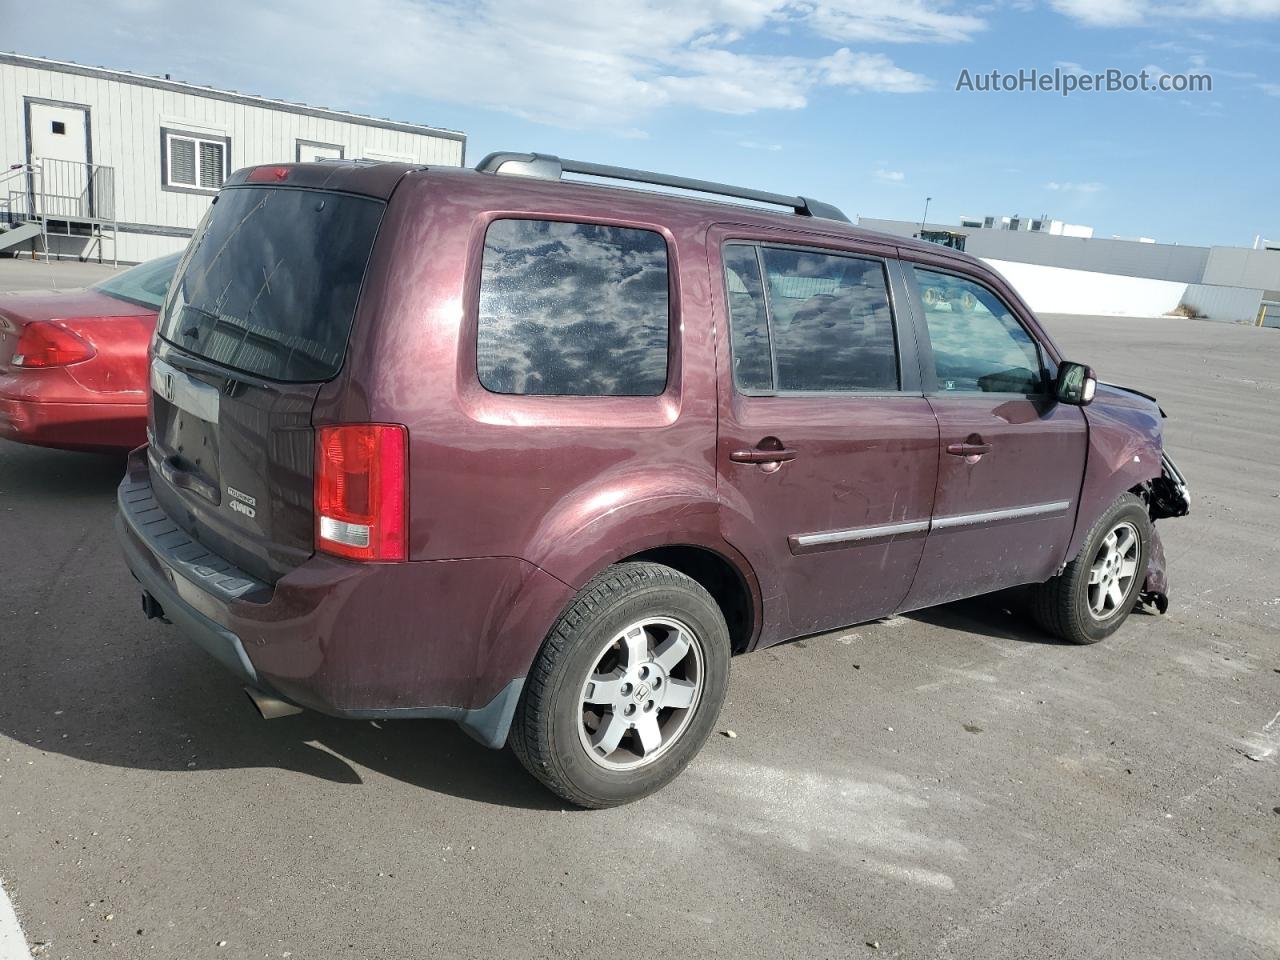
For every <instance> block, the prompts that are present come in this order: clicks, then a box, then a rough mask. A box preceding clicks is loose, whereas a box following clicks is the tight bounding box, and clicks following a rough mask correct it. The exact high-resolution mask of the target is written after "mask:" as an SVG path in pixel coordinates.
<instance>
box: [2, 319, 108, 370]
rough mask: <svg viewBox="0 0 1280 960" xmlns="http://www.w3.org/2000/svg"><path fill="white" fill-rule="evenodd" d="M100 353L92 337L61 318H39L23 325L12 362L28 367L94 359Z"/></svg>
mask: <svg viewBox="0 0 1280 960" xmlns="http://www.w3.org/2000/svg"><path fill="white" fill-rule="evenodd" d="M97 353H98V351H96V350H94V349H93V347H92V346H90V345H89V343H88V341H86V340H85V339H84V338H83V337H81V336H79V335H78V334H75V333H72V332H71V331H70V330H68V329H67V328H66V327H64V326H63V325H62V324H60V323H58V322H57V321H55V320H37V321H35V322H34V323H28V324H27V325H26V326H25V327H23V328H22V334H21V335H20V336H19V337H18V345H17V347H15V348H14V352H13V359H12V360H10V361H9V362H10V363H11V364H13V366H15V367H22V368H23V369H24V370H25V369H39V368H44V367H65V366H69V365H70V364H73V363H80V362H82V361H84V360H89V359H92V358H93V357H95V356H97Z"/></svg>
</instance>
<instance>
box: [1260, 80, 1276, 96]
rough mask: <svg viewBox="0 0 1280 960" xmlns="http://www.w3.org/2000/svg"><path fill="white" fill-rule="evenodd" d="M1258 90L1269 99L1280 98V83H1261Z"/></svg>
mask: <svg viewBox="0 0 1280 960" xmlns="http://www.w3.org/2000/svg"><path fill="white" fill-rule="evenodd" d="M1258 89H1259V90H1261V91H1262V92H1263V93H1265V94H1266V95H1267V96H1268V97H1280V83H1260V84H1258Z"/></svg>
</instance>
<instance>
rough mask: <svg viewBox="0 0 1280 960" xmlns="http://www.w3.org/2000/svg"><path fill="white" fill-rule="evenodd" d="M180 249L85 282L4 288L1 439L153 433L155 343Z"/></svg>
mask: <svg viewBox="0 0 1280 960" xmlns="http://www.w3.org/2000/svg"><path fill="white" fill-rule="evenodd" d="M180 256H181V254H172V255H171V256H167V257H160V258H159V259H157V260H151V261H149V262H147V263H144V264H140V265H139V266H136V267H134V268H133V269H131V270H126V271H125V272H124V273H120V274H117V275H115V276H113V277H109V278H108V279H106V280H103V281H102V282H101V283H97V284H95V285H94V286H92V287H87V288H85V289H83V290H65V291H61V292H58V291H40V292H13V293H0V438H4V439H7V440H16V441H18V442H19V443H31V444H35V445H37V446H41V447H57V448H59V449H62V450H86V451H113V450H131V449H133V448H134V447H137V446H140V445H141V444H143V443H144V442H146V431H147V347H148V345H149V344H150V342H151V334H152V332H153V331H154V330H155V327H156V314H157V313H158V312H159V310H160V304H161V303H162V302H163V301H164V297H165V294H166V293H167V292H168V289H169V282H170V281H171V280H172V279H173V272H174V269H175V268H176V267H177V265H178V259H179V257H180Z"/></svg>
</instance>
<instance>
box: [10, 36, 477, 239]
mask: <svg viewBox="0 0 1280 960" xmlns="http://www.w3.org/2000/svg"><path fill="white" fill-rule="evenodd" d="M465 150H466V137H465V136H464V135H463V134H461V133H458V132H455V131H452V130H441V129H438V128H435V127H428V126H423V125H421V124H416V123H399V122H395V121H392V120H380V119H377V118H374V117H365V116H360V115H358V114H353V113H344V112H342V111H339V110H326V109H321V108H318V107H309V106H305V105H303V104H296V103H285V102H283V101H280V100H270V99H267V98H265V97H257V96H248V95H245V94H241V93H236V92H234V91H230V90H214V89H212V88H209V87H201V86H196V85H194V84H189V83H181V82H178V81H175V80H170V79H169V78H168V76H165V77H164V78H157V77H145V76H138V75H136V74H132V73H127V72H124V71H120V70H107V69H104V68H101V67H86V66H81V65H79V64H75V63H65V62H61V61H57V60H45V59H42V58H39V57H26V56H20V55H17V54H9V53H0V230H4V232H0V253H11V252H14V251H21V250H29V251H33V252H41V253H42V252H44V251H45V250H46V249H47V250H48V251H49V252H50V253H51V254H52V255H53V256H77V257H93V258H94V259H99V258H101V259H106V260H112V259H118V260H121V261H124V262H139V261H142V260H148V259H150V258H152V257H156V256H160V255H161V254H165V253H170V252H173V251H176V250H180V249H182V247H183V245H184V244H185V243H186V239H187V238H188V237H189V236H191V233H192V230H193V228H194V227H195V226H196V225H197V224H198V223H199V221H200V218H201V217H202V216H203V215H204V212H205V210H206V209H208V206H209V201H210V198H211V197H212V196H213V195H214V194H215V193H216V192H217V190H218V187H219V186H221V184H222V182H223V180H224V179H225V178H226V177H227V175H228V174H229V173H230V172H231V171H232V170H235V169H237V168H239V167H245V166H250V165H253V164H259V163H281V162H290V161H300V160H315V159H320V158H330V157H332V158H344V159H360V158H367V159H371V160H402V161H406V162H410V163H422V164H427V163H430V164H441V165H449V166H459V165H461V164H462V163H463V161H464V153H465ZM6 227H8V228H9V229H7V230H5V228H6Z"/></svg>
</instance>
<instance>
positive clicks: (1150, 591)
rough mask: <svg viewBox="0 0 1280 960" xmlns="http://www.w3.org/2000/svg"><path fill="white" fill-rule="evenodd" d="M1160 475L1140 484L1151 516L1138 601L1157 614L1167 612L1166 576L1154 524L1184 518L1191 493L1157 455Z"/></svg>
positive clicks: (1168, 463)
mask: <svg viewBox="0 0 1280 960" xmlns="http://www.w3.org/2000/svg"><path fill="white" fill-rule="evenodd" d="M1160 467H1161V470H1160V476H1158V477H1155V478H1153V479H1152V480H1151V481H1150V482H1148V483H1146V484H1144V485H1143V490H1142V493H1143V495H1144V499H1145V500H1146V501H1147V512H1148V513H1149V514H1150V516H1151V522H1152V526H1151V550H1150V554H1149V556H1148V558H1147V575H1146V578H1145V579H1144V580H1143V582H1142V594H1141V600H1142V602H1143V603H1144V604H1147V605H1151V606H1154V607H1155V608H1156V609H1157V610H1159V611H1160V612H1161V613H1164V612H1165V611H1166V610H1168V609H1169V577H1168V574H1167V572H1166V569H1165V559H1164V543H1163V542H1162V541H1161V540H1160V531H1159V530H1157V529H1156V527H1155V521H1157V520H1162V519H1164V518H1165V517H1185V516H1186V515H1187V514H1188V513H1190V512H1191V493H1190V491H1189V490H1188V489H1187V480H1186V477H1184V476H1183V475H1182V471H1181V470H1179V469H1178V465H1177V464H1175V463H1174V462H1173V459H1172V458H1171V457H1170V456H1169V455H1168V454H1167V453H1162V454H1161V455H1160Z"/></svg>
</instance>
